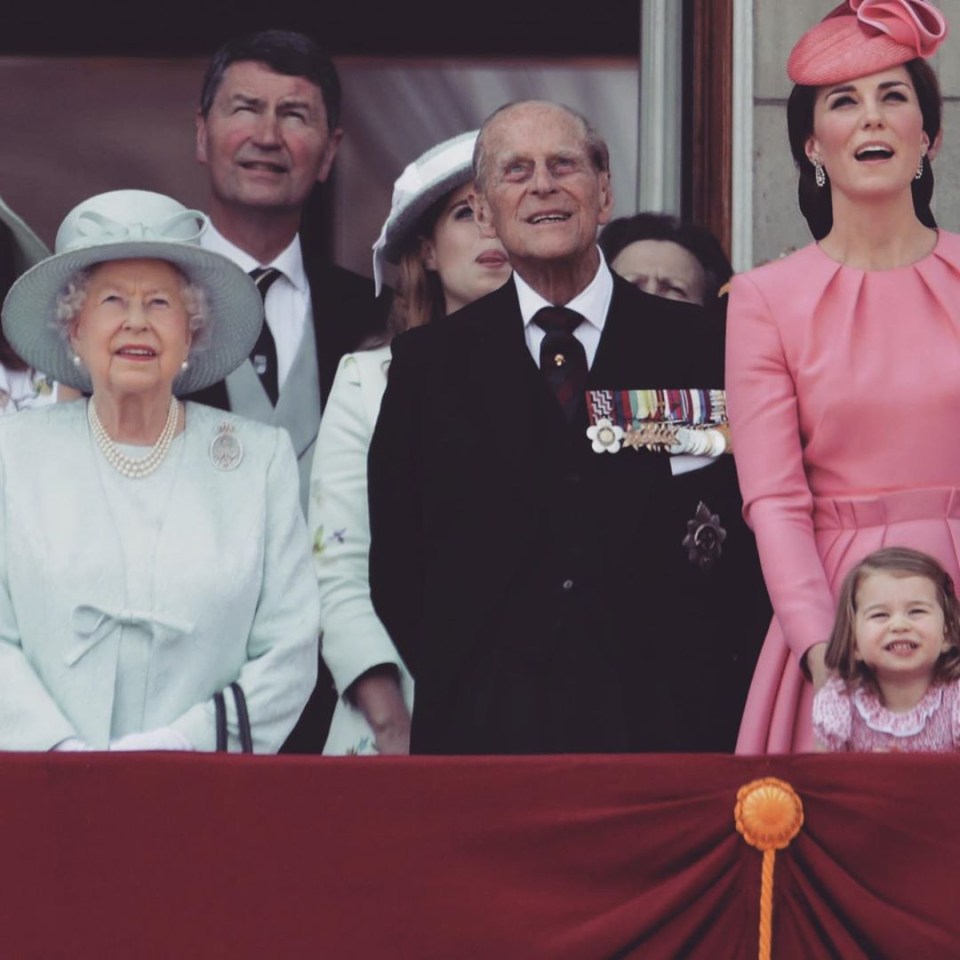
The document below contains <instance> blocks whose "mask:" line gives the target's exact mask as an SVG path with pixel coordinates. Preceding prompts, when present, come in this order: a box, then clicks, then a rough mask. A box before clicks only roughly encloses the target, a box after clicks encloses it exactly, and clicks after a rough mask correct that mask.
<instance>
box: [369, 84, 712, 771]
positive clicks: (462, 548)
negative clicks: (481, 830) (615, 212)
mask: <svg viewBox="0 0 960 960" xmlns="http://www.w3.org/2000/svg"><path fill="white" fill-rule="evenodd" d="M475 172H476V177H477V180H476V197H475V214H476V217H477V220H478V222H479V223H480V224H481V226H482V227H483V228H484V229H485V230H487V231H488V232H490V233H491V234H492V233H494V232H495V233H496V234H497V235H498V236H499V237H500V240H501V242H502V243H503V245H504V247H505V248H506V250H507V254H508V256H509V257H510V261H511V263H512V264H513V267H514V271H515V272H514V279H513V280H512V281H511V282H509V283H507V285H506V286H505V287H503V288H501V289H500V290H498V291H497V292H495V293H492V294H490V295H488V296H486V297H484V298H482V299H481V300H478V301H476V302H475V303H473V304H471V305H470V306H468V307H466V308H464V309H463V310H461V311H459V312H458V313H456V314H453V315H452V316H451V317H449V318H448V319H447V320H444V321H438V322H436V323H433V324H430V325H429V326H428V327H423V328H420V329H417V330H413V331H410V332H409V333H407V334H404V335H403V336H401V337H399V338H398V339H397V340H396V341H395V342H394V349H393V362H392V364H391V369H390V375H389V381H388V385H387V391H386V394H385V396H384V400H383V406H382V408H381V413H380V419H379V421H378V424H377V429H376V432H375V434H374V438H373V443H372V446H371V450H370V461H369V464H370V477H369V484H370V519H371V531H372V548H371V556H370V579H371V588H372V594H373V601H374V605H375V607H376V609H377V612H378V614H379V615H380V617H381V619H382V620H383V622H384V624H385V625H386V627H387V629H388V630H389V631H390V633H391V636H392V637H393V639H394V640H395V642H396V644H397V647H398V648H399V650H400V653H401V654H402V655H403V657H404V660H405V662H406V663H407V665H408V666H409V667H410V669H411V671H412V673H413V675H414V677H415V679H416V685H417V686H416V699H415V704H414V714H413V730H412V740H411V748H412V750H413V751H414V752H421V753H538V752H542V753H551V752H564V751H571V752H580V751H588V752H595V751H629V750H665V749H672V748H674V747H675V746H676V745H677V737H676V734H675V731H676V728H677V724H676V718H675V716H674V714H673V699H674V697H673V690H674V689H676V686H675V685H676V684H678V683H681V684H682V682H683V678H682V677H676V676H671V675H668V674H667V672H666V670H665V668H664V663H665V662H666V661H667V660H668V659H669V658H667V657H666V656H665V651H666V650H667V649H668V648H669V645H670V644H671V643H674V642H676V641H675V638H676V637H677V636H678V635H683V634H684V633H685V631H686V626H685V625H684V623H683V619H684V610H683V598H682V597H679V596H677V595H676V591H675V590H674V589H673V586H672V584H671V583H670V582H669V578H667V577H665V576H664V575H663V573H662V571H661V567H662V564H660V563H659V562H658V558H659V557H660V556H662V554H663V553H664V552H665V551H666V550H667V549H668V548H669V549H675V545H674V544H672V542H670V541H669V538H670V536H671V535H672V534H671V533H670V531H668V529H667V528H668V524H667V523H666V522H665V518H664V516H663V510H662V508H661V505H662V498H663V497H664V495H665V493H666V491H667V489H668V484H669V478H670V472H669V465H668V462H667V458H666V457H663V456H661V455H658V454H655V453H652V452H650V451H649V450H646V449H632V448H629V447H626V446H624V447H621V446H620V444H619V443H608V444H606V445H604V444H601V443H599V442H592V441H593V440H594V439H595V438H596V436H597V430H596V424H595V425H594V428H593V430H592V436H591V437H588V436H587V423H588V421H587V407H586V404H585V399H584V391H585V390H594V389H612V390H632V389H641V388H642V389H647V388H662V387H671V388H676V387H687V386H698V387H700V386H704V385H709V386H720V385H721V380H722V369H721V364H722V359H721V358H722V350H721V347H720V344H719V341H718V335H717V333H716V330H715V328H713V327H711V326H710V325H709V324H707V323H706V322H705V320H704V318H703V316H702V313H701V311H700V310H699V309H698V308H696V307H692V306H688V305H685V304H679V303H674V302H670V301H666V300H661V299H659V298H656V297H651V296H648V295H646V294H643V293H641V292H640V291H638V290H636V289H635V288H634V287H632V286H631V285H630V284H628V283H626V282H625V281H622V280H620V279H619V278H615V277H613V276H612V274H611V273H610V270H609V269H608V267H607V265H606V263H605V262H604V261H603V258H602V257H601V256H600V253H599V251H598V249H597V246H596V234H597V230H598V228H599V226H600V225H601V224H602V223H605V222H606V220H607V219H608V218H609V216H610V212H611V209H612V205H613V200H612V194H611V188H610V174H609V159H608V154H607V148H606V144H605V143H604V142H603V140H602V139H601V138H600V137H599V136H598V135H597V134H596V133H595V132H594V131H593V130H592V129H591V128H590V126H589V124H588V123H587V122H586V120H584V119H583V118H582V117H580V116H579V115H577V114H575V113H573V112H572V111H570V110H568V109H567V108H565V107H560V106H558V105H555V104H551V103H543V102H524V103H519V104H513V105H509V106H507V107H505V108H501V110H499V111H497V112H496V113H495V114H494V115H493V116H492V117H490V118H489V119H488V120H487V122H486V123H485V124H484V126H483V128H482V130H481V134H480V137H479V140H478V144H477V152H476V155H475ZM557 308H563V309H559V310H558V309H557ZM538 367H539V369H538ZM605 439H609V438H608V437H607V438H605ZM595 450H599V451H600V452H595Z"/></svg>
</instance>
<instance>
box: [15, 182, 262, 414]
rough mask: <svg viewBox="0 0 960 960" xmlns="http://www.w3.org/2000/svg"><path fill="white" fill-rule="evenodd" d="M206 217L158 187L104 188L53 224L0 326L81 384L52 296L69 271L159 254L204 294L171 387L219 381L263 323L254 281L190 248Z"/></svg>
mask: <svg viewBox="0 0 960 960" xmlns="http://www.w3.org/2000/svg"><path fill="white" fill-rule="evenodd" d="M206 222H207V218H206V216H205V215H204V214H203V213H201V212H200V211H199V210H188V209H187V208H186V207H184V206H183V204H181V203H178V202H177V201H176V200H173V199H172V198H170V197H167V196H164V195H163V194H160V193H151V192H150V191H147V190H113V191H111V192H109V193H101V194H98V195H97V196H95V197H91V198H90V199H89V200H84V201H83V202H82V203H80V204H78V205H77V206H76V207H74V208H73V210H71V211H70V212H69V213H68V214H67V216H66V217H65V218H64V221H63V223H62V224H61V225H60V229H59V230H58V231H57V239H56V244H55V250H56V252H55V253H54V255H53V256H52V257H48V258H46V259H45V260H42V261H41V262H39V263H37V264H36V265H35V266H33V267H32V268H31V269H29V270H27V272H26V273H24V274H23V276H21V277H20V278H19V279H18V280H17V282H16V283H14V285H13V286H12V287H11V288H10V292H9V293H8V294H7V298H6V300H5V301H4V304H3V331H4V333H5V334H6V336H7V339H8V340H9V341H10V344H11V346H12V347H13V349H14V350H15V351H16V352H17V354H18V355H19V356H21V357H22V358H23V359H24V360H25V361H26V362H27V363H29V364H30V365H31V366H32V367H33V368H34V369H36V370H42V371H43V372H44V373H46V374H47V375H48V376H50V377H52V378H53V379H54V380H59V381H60V382H61V383H65V384H67V385H68V386H71V387H75V388H77V389H78V390H83V391H85V392H88V393H89V392H90V390H91V388H92V385H91V383H90V376H89V374H88V373H87V371H86V370H85V369H83V368H80V367H77V366H75V365H74V364H73V362H72V359H71V355H70V350H69V344H68V343H67V341H66V339H65V338H64V336H63V334H62V332H61V331H60V330H59V328H58V323H57V320H56V309H57V298H58V296H59V295H60V293H61V291H62V290H63V289H64V286H65V284H66V283H67V281H68V280H69V279H70V277H72V276H73V275H74V274H75V273H76V272H77V271H79V270H84V269H86V268H88V267H93V266H95V265H96V264H99V263H107V262H109V261H112V260H139V259H157V260H165V261H167V262H168V263H172V264H173V265H174V266H176V267H177V268H178V269H179V270H180V271H181V272H182V273H183V275H184V276H185V277H186V278H187V280H188V281H189V282H190V283H195V284H197V285H198V286H199V287H201V288H202V289H203V291H204V293H205V294H206V297H207V302H208V306H209V314H210V327H209V329H208V330H207V331H206V332H205V334H204V339H205V341H206V342H205V345H204V346H203V347H202V348H198V349H196V350H191V352H190V357H189V359H190V363H189V366H188V369H187V370H185V371H184V372H183V373H181V374H180V375H179V376H178V377H177V378H176V379H175V380H174V382H173V392H174V393H175V394H178V395H179V394H185V393H192V392H193V391H195V390H201V389H203V388H204V387H208V386H210V385H211V384H213V383H216V382H217V381H218V380H222V379H223V378H224V377H225V376H226V375H227V374H228V373H230V372H231V371H233V370H235V369H236V368H237V367H238V366H239V365H240V364H241V363H242V362H243V361H244V359H245V358H246V357H247V356H249V354H250V351H251V350H252V349H253V346H254V344H255V343H256V342H257V337H258V336H259V335H260V328H261V326H262V324H263V301H262V300H261V298H260V294H259V293H258V291H257V288H256V287H255V286H254V283H253V281H252V280H251V279H250V278H249V277H248V276H247V274H246V273H244V271H243V270H242V269H241V268H240V267H238V266H237V265H236V264H235V263H233V262H232V261H231V260H228V259H227V258H226V257H224V256H222V255H221V254H219V253H214V252H213V251H211V250H204V249H202V248H201V247H200V246H199V240H200V235H201V233H202V232H203V229H204V228H205V226H206Z"/></svg>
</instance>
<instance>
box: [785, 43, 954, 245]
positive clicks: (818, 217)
mask: <svg viewBox="0 0 960 960" xmlns="http://www.w3.org/2000/svg"><path fill="white" fill-rule="evenodd" d="M904 66H905V67H906V69H907V73H909V74H910V79H911V81H912V82H913V88H914V90H916V93H917V101H918V103H919V104H920V113H921V115H922V116H923V129H924V131H925V132H926V134H927V136H928V137H929V138H930V144H931V145H933V144H934V143H935V142H936V139H937V137H938V136H939V134H940V114H941V111H942V107H943V100H942V98H941V96H940V84H939V82H938V81H937V75H936V74H935V73H934V72H933V68H932V67H931V66H930V64H928V63H927V61H926V60H923V59H921V58H919V57H918V58H916V59H915V60H910V61H909V62H908V63H905V64H904ZM819 89H820V88H819V87H806V86H801V85H799V84H798V85H797V86H795V87H794V88H793V91H792V92H791V94H790V99H789V100H788V101H787V132H788V133H789V136H790V152H791V153H792V154H793V161H794V163H796V165H797V169H798V170H799V171H800V182H799V184H798V187H797V195H798V198H799V200H800V212H801V213H802V214H803V215H804V217H805V218H806V220H807V224H808V226H809V227H810V232H811V233H812V234H813V238H814V240H822V239H823V238H824V237H825V236H826V235H827V234H828V233H829V232H830V229H831V227H832V226H833V202H832V199H831V194H830V180H829V178H828V179H827V182H826V184H825V185H824V186H822V187H818V186H817V182H816V180H815V179H814V169H813V164H812V163H811V162H810V160H809V158H808V157H807V153H806V149H805V148H806V143H807V140H808V139H809V138H810V137H811V136H812V134H813V107H814V103H815V102H816V99H817V91H818V90H819ZM912 189H913V208H914V210H916V212H917V218H918V219H919V220H920V222H921V223H922V224H924V226H927V227H936V225H937V223H936V221H935V220H934V218H933V213H932V212H931V211H930V201H931V199H932V198H933V169H932V167H931V165H930V162H929V160H928V161H927V162H926V163H924V165H923V176H922V177H921V178H920V179H919V180H914V181H913V183H912Z"/></svg>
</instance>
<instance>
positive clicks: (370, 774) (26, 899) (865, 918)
mask: <svg viewBox="0 0 960 960" xmlns="http://www.w3.org/2000/svg"><path fill="white" fill-rule="evenodd" d="M764 776H776V777H780V778H781V779H783V780H786V781H788V782H789V783H790V784H792V786H793V787H794V789H795V790H796V791H797V793H798V794H799V795H800V797H801V799H802V801H803V804H804V811H805V818H806V821H805V824H804V827H803V829H802V831H801V832H800V835H799V836H798V837H797V838H796V839H795V840H794V841H793V843H792V844H791V845H790V847H789V848H788V849H786V850H783V851H781V852H779V853H778V854H777V863H776V873H775V885H774V900H775V906H774V920H773V956H774V957H775V958H776V960H791V958H798V960H799V958H803V960H810V958H816V960H821V958H828V957H837V958H842V960H856V958H870V960H875V958H893V960H900V958H904V960H926V958H930V960H938V958H956V957H960V909H958V907H957V903H956V890H957V886H958V884H957V880H956V876H957V870H958V863H960V830H958V827H957V821H958V814H957V812H956V811H957V807H958V797H960V765H958V764H957V762H956V760H955V759H953V758H951V757H946V756H897V755H868V756H841V755H834V756H799V757H783V758H755V759H754V758H742V757H718V756H633V757H557V758H553V757H533V758H489V759H487V758H480V759H443V758H425V759H410V760H406V759H391V758H378V759H359V758H346V759H324V758H292V757H291V758H260V757H253V758H242V757H225V756H214V757H210V756H193V755H187V756H180V755H169V756H168V755H159V754H156V755H139V756H136V755H126V756H120V755H97V754H91V755H86V756H84V755H63V756H51V755H9V754H8V755H5V756H3V757H2V758H0V785H2V789H0V864H2V876H3V885H2V888H0V956H3V957H15V958H34V957H35V958H44V960H47V958H53V957H69V958H71V960H84V958H97V960H102V958H107V957H111V958H113V957H117V958H125V960H126V958H153V957H156V958H174V957H175V958H178V960H180V958H190V957H231V958H248V957H249V958H254V957H256V958H267V957H269V958H286V957H291V958H300V957H324V958H334V960H352V958H357V960H370V958H381V957H399V958H410V960H472V958H481V960H487V958H491V960H512V958H516V960H540V958H543V960H599V958H644V960H659V958H670V960H673V958H683V960H687V958H690V960H697V958H709V960H727V958H737V960H738V958H744V960H746V958H755V957H756V956H757V925H758V916H759V908H758V904H759V894H760V863H761V854H760V853H759V852H758V851H756V850H754V849H753V848H751V847H749V846H747V845H746V844H745V843H744V842H743V840H742V839H741V837H740V836H739V835H738V834H737V833H736V832H735V829H734V821H733V808H734V803H735V799H736V792H737V789H738V788H739V787H740V786H741V785H743V784H744V783H746V782H748V781H750V780H753V779H756V778H758V777H764Z"/></svg>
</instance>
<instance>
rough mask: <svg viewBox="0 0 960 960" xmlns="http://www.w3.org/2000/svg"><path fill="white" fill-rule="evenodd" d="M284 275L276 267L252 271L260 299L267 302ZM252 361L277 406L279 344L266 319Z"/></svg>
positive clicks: (264, 387)
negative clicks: (268, 292) (275, 282)
mask: <svg viewBox="0 0 960 960" xmlns="http://www.w3.org/2000/svg"><path fill="white" fill-rule="evenodd" d="M282 276H283V274H282V273H281V272H280V271H279V270H278V269H277V268H276V267H257V268H256V269H255V270H251V271H250V279H251V280H253V282H254V283H255V284H256V285H257V289H258V290H259V291H260V299H261V300H264V301H266V299H267V291H268V290H269V289H270V287H272V286H273V283H274V281H276V280H277V279H279V278H280V277H282ZM250 360H251V362H252V363H253V369H254V370H256V371H257V376H259V377H260V382H261V383H262V384H263V389H264V390H266V392H267V396H268V397H269V398H270V402H271V403H272V404H273V405H274V406H276V403H277V397H278V396H279V395H280V381H279V377H278V371H277V344H276V342H275V341H274V339H273V334H272V333H271V332H270V325H269V324H268V323H267V320H266V317H264V320H263V326H262V327H261V328H260V336H259V337H258V338H257V342H256V344H255V345H254V348H253V350H251V351H250Z"/></svg>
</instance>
